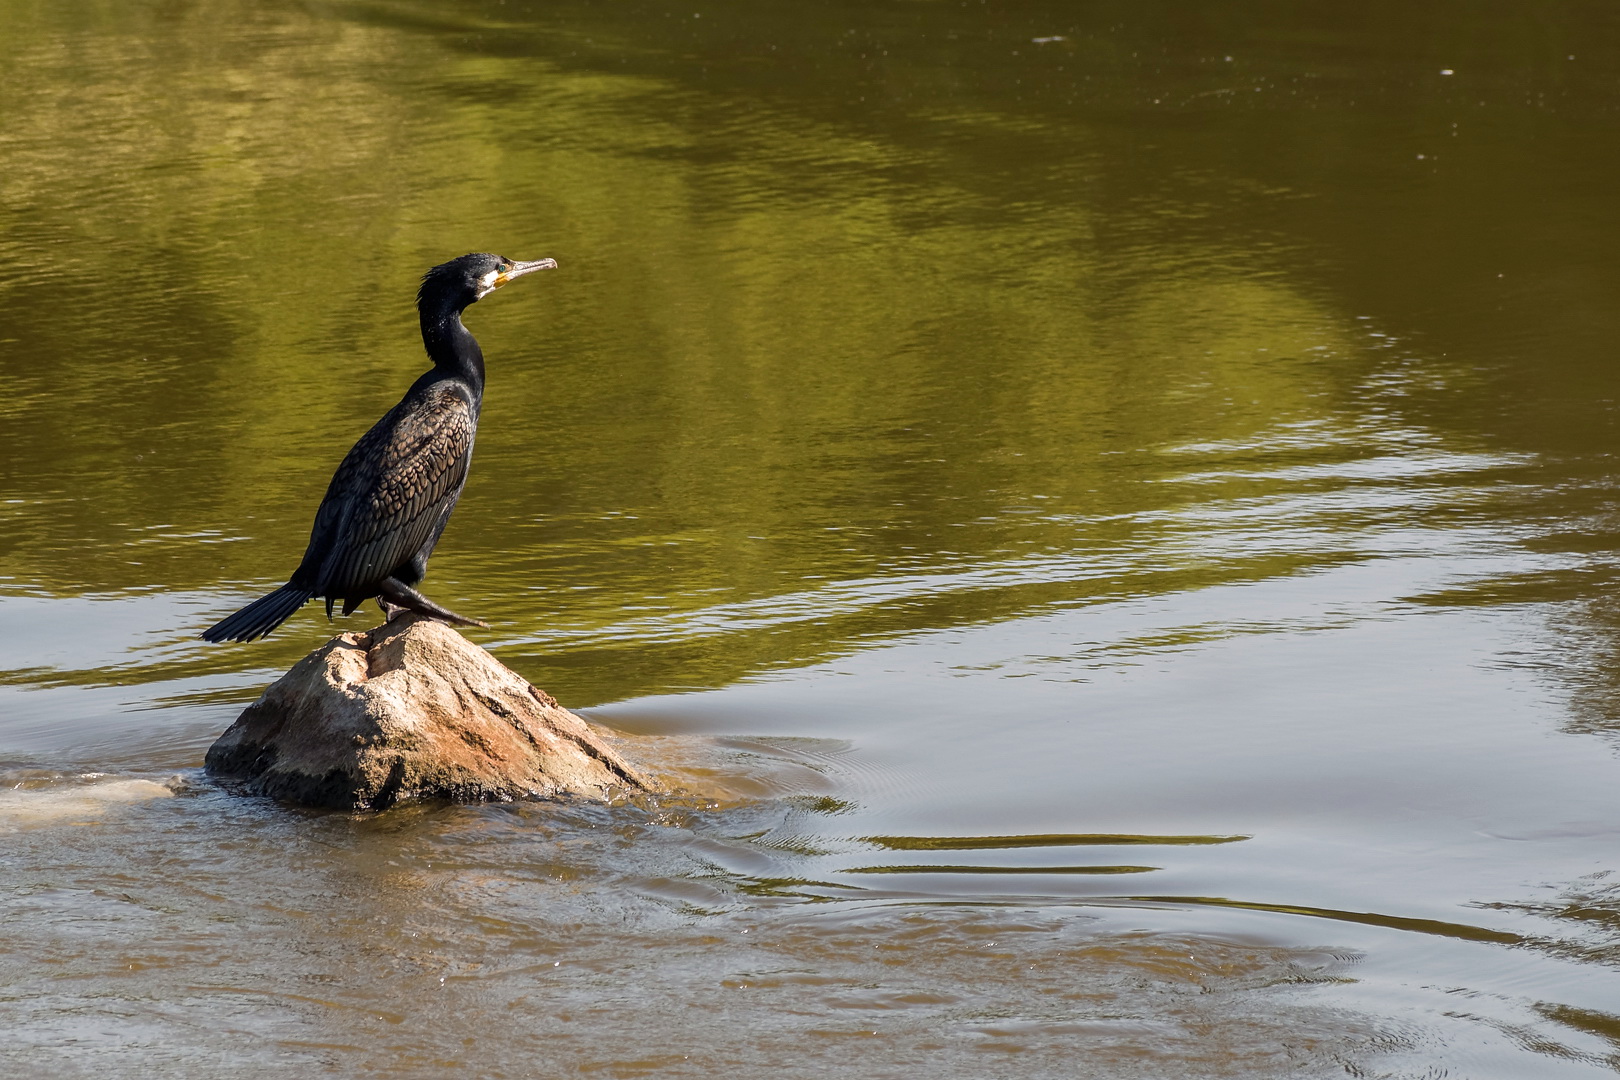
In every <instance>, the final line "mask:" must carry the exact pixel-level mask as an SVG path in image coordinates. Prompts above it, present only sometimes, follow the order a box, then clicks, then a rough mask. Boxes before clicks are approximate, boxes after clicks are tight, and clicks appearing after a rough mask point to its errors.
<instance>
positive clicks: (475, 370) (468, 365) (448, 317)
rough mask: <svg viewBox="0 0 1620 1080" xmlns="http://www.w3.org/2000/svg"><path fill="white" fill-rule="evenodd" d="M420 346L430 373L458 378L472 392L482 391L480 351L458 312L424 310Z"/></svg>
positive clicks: (482, 370) (482, 358) (482, 369)
mask: <svg viewBox="0 0 1620 1080" xmlns="http://www.w3.org/2000/svg"><path fill="white" fill-rule="evenodd" d="M421 314H422V344H423V345H425V346H427V354H428V359H430V360H432V361H433V367H434V370H436V371H440V372H443V373H444V374H446V375H450V376H452V377H454V378H458V379H461V380H462V381H464V382H466V383H467V384H468V385H470V386H471V387H472V388H473V390H474V392H475V393H479V394H481V393H483V391H484V351H483V350H482V349H480V348H479V347H478V341H477V339H476V338H474V337H473V336H472V334H471V333H470V332H469V331H468V330H467V328H466V327H465V326H462V325H461V312H459V311H438V312H430V311H424V312H422V313H421Z"/></svg>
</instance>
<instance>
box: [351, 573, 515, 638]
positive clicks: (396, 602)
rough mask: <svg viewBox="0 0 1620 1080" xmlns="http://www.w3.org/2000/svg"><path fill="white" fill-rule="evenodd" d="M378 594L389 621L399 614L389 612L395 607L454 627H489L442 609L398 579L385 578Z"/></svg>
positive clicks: (485, 623) (379, 601)
mask: <svg viewBox="0 0 1620 1080" xmlns="http://www.w3.org/2000/svg"><path fill="white" fill-rule="evenodd" d="M378 592H379V593H380V594H381V595H379V596H378V597H377V603H378V604H380V605H381V606H382V609H383V611H384V612H385V613H388V617H389V619H393V617H394V615H395V614H398V612H389V611H388V609H389V608H390V607H393V608H403V609H405V610H406V611H414V612H416V613H417V614H418V615H426V616H427V617H428V618H430V619H438V620H439V621H440V622H447V623H450V624H451V625H453V626H486V627H487V626H488V625H489V623H487V622H481V621H479V620H478V619H469V618H467V617H466V616H464V615H457V614H456V613H455V612H453V611H451V610H449V609H448V608H442V607H440V606H439V605H438V604H435V603H434V602H433V601H431V600H429V599H428V598H427V597H425V596H423V595H422V594H421V593H419V592H417V591H416V590H415V589H413V588H411V587H410V586H409V585H407V584H405V583H404V582H403V581H401V580H399V579H398V578H391V577H389V578H383V579H382V584H381V585H380V586H379V587H378Z"/></svg>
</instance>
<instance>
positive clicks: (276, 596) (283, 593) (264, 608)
mask: <svg viewBox="0 0 1620 1080" xmlns="http://www.w3.org/2000/svg"><path fill="white" fill-rule="evenodd" d="M314 595H315V594H314V593H312V592H310V591H309V590H308V589H304V588H300V587H299V586H297V585H294V584H292V583H291V582H288V583H287V584H286V585H283V586H282V587H281V588H279V589H277V590H276V591H275V592H273V593H271V594H270V595H268V596H261V597H259V598H258V599H257V600H255V601H253V603H251V604H249V605H248V606H247V607H245V608H243V609H242V610H241V611H238V612H237V613H236V614H235V615H229V616H226V617H225V618H224V619H222V620H220V621H219V622H217V623H215V624H214V625H213V626H210V627H209V628H208V629H207V630H204V631H203V632H202V636H203V640H204V641H252V640H253V639H254V638H262V637H264V636H265V635H266V634H268V633H269V632H270V631H272V630H274V629H275V628H276V627H278V626H280V625H281V624H282V623H284V622H286V621H287V617H288V616H290V615H291V614H292V613H293V612H295V611H297V610H298V609H299V608H301V607H303V606H304V602H305V601H307V600H308V599H309V598H310V597H311V596H314Z"/></svg>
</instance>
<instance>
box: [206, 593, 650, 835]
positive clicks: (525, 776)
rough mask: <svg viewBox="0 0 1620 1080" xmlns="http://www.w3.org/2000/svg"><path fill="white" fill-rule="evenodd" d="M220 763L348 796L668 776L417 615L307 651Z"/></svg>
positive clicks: (637, 788)
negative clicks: (640, 763)
mask: <svg viewBox="0 0 1620 1080" xmlns="http://www.w3.org/2000/svg"><path fill="white" fill-rule="evenodd" d="M207 768H208V771H209V772H210V773H212V774H214V775H216V776H220V777H235V778H241V779H245V780H246V781H247V783H246V785H245V786H246V788H247V790H249V791H250V792H253V793H255V794H262V795H269V796H273V797H275V798H278V799H284V800H287V801H289V802H295V803H301V804H304V805H306V806H323V807H333V808H340V809H372V810H381V809H384V808H386V807H388V806H391V805H393V804H394V803H396V802H399V801H400V800H403V799H413V798H416V799H449V800H452V801H454V802H505V801H509V800H512V799H521V798H541V797H547V796H558V795H576V796H584V797H587V798H594V799H606V798H607V797H609V795H610V794H612V793H614V792H616V791H618V792H625V791H627V792H642V791H655V790H657V789H658V785H657V784H656V782H655V781H653V780H652V778H651V777H649V776H647V775H646V774H645V773H643V772H641V771H640V770H638V769H636V768H635V767H634V766H632V765H631V764H629V763H628V762H627V761H625V760H624V758H622V757H621V756H620V755H619V754H618V752H617V751H615V750H614V749H613V748H612V747H611V746H609V745H608V744H607V741H606V740H605V739H604V738H603V736H601V735H600V734H598V733H597V732H596V731H594V730H592V728H591V727H590V725H589V724H587V723H586V722H585V721H584V720H581V719H580V718H579V717H577V716H575V715H574V714H573V713H571V712H569V711H568V710H567V709H564V708H562V707H561V706H559V705H558V704H557V703H556V701H554V700H552V698H551V696H550V695H549V694H546V693H544V692H543V691H540V690H537V689H535V688H534V687H533V686H530V685H529V684H528V683H527V682H525V681H524V680H523V679H522V678H520V677H519V676H518V675H517V674H515V673H514V672H512V671H511V670H510V669H508V668H507V667H506V666H505V665H504V664H502V663H501V662H500V661H499V660H496V659H495V658H494V657H493V656H491V655H490V654H489V653H488V652H487V651H485V650H484V649H481V648H479V647H478V646H477V645H474V644H473V643H472V642H470V641H468V640H467V639H466V638H464V637H462V636H461V635H460V634H458V633H457V632H456V631H454V630H452V629H451V628H450V627H448V626H446V625H444V624H443V623H440V622H435V621H433V620H431V619H424V618H422V617H420V616H417V615H405V616H402V617H400V618H397V619H395V620H394V621H392V622H389V623H385V624H383V625H382V626H379V627H377V628H376V629H374V630H370V631H367V632H365V633H346V634H340V635H338V636H337V637H335V638H333V639H332V640H331V641H329V642H327V643H326V644H325V645H323V646H322V647H321V648H319V649H317V650H315V651H314V652H313V653H310V654H309V655H308V656H306V657H305V658H304V659H302V660H300V661H299V662H298V663H297V664H295V665H294V666H293V668H292V670H290V671H288V672H287V674H285V675H283V676H282V677H281V678H279V679H277V680H276V681H275V682H274V683H272V684H271V685H270V687H269V688H268V689H267V690H265V692H264V694H263V695H262V696H260V698H259V700H258V701H256V702H254V703H253V704H252V705H249V706H248V707H247V710H246V711H245V712H243V713H242V715H241V716H239V717H238V718H237V720H236V723H234V724H232V725H231V726H230V728H229V729H228V730H226V732H225V734H223V735H221V736H220V737H219V739H218V740H216V741H215V743H214V745H213V746H212V747H210V748H209V750H208V759H207Z"/></svg>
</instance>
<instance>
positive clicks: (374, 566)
mask: <svg viewBox="0 0 1620 1080" xmlns="http://www.w3.org/2000/svg"><path fill="white" fill-rule="evenodd" d="M556 266H557V264H556V262H555V261H554V260H552V259H540V260H539V261H537V262H514V261H512V260H511V259H504V258H502V257H501V256H499V255H489V254H485V253H475V254H472V255H463V256H462V257H461V258H459V259H452V260H450V261H449V262H447V263H445V264H443V265H442V266H435V267H434V268H433V269H431V270H429V271H428V272H427V273H426V274H425V275H424V276H423V278H422V288H421V290H420V291H419V292H418V293H417V294H416V310H417V313H418V314H419V315H420V316H421V319H422V342H423V344H424V345H426V346H427V354H428V357H429V359H431V360H432V361H433V370H432V371H427V372H424V373H423V374H422V377H421V378H419V379H417V380H416V382H414V383H412V384H411V388H410V389H409V390H408V391H406V392H405V396H404V397H403V398H402V399H400V402H399V404H398V405H395V406H394V407H393V408H392V409H389V410H388V412H387V413H386V414H385V415H384V416H383V418H382V419H381V420H378V421H377V422H376V424H374V425H372V428H371V430H370V431H368V432H366V433H365V435H363V436H362V437H361V439H360V441H359V442H357V443H355V444H354V448H353V449H351V450H350V451H349V452H348V454H347V455H346V456H345V457H344V458H343V463H342V464H341V465H339V466H338V467H337V472H336V473H335V474H333V476H332V483H331V484H330V485H329V486H328V487H327V489H326V498H324V499H322V500H321V508H320V509H319V510H317V511H315V527H314V528H313V529H311V530H310V534H309V548H308V549H307V550H306V551H305V552H304V561H303V562H301V563H299V564H298V569H297V570H295V571H293V575H292V578H291V579H290V580H288V582H287V584H285V585H283V586H282V587H281V588H279V589H277V590H276V591H275V592H273V593H271V594H270V595H268V596H264V597H260V598H259V599H258V600H255V601H254V602H253V603H251V604H249V605H248V606H247V607H245V608H243V609H242V610H241V611H238V612H237V613H236V614H234V615H231V616H230V617H228V618H226V619H224V620H223V621H221V622H219V623H218V624H216V625H214V626H211V627H209V628H208V629H207V630H205V631H203V635H202V636H203V637H204V638H205V639H207V640H209V641H252V640H253V639H254V638H260V637H263V636H264V635H266V634H268V633H269V632H270V631H272V630H274V629H275V628H276V627H278V626H280V625H281V624H282V623H283V622H284V621H286V619H287V617H288V616H290V615H291V614H292V613H293V612H295V611H297V610H298V609H299V608H300V607H302V606H303V605H304V603H305V601H307V600H310V599H311V598H313V597H317V596H321V597H325V598H326V617H327V618H328V619H330V618H331V617H332V606H333V605H334V604H335V603H337V602H338V601H339V600H341V601H343V614H345V615H347V614H349V612H351V611H353V610H354V609H355V608H357V607H359V606H360V605H361V604H363V603H365V602H366V601H367V600H370V599H371V598H373V597H376V598H377V600H378V603H379V604H381V605H382V607H383V611H385V612H387V613H388V614H390V615H392V614H394V609H404V610H409V611H415V612H418V613H420V614H422V615H427V616H430V617H432V618H435V619H442V620H444V621H445V622H451V623H456V624H459V625H462V626H483V625H484V624H483V623H481V622H478V621H477V620H476V619H467V618H463V617H462V616H460V615H457V614H456V613H455V612H453V611H447V610H446V609H444V608H442V607H440V606H439V605H438V604H435V603H434V602H433V601H431V600H429V599H428V598H427V597H425V596H423V595H422V594H421V593H419V592H417V591H416V589H415V588H414V586H415V585H416V583H417V582H419V581H421V580H422V575H423V574H425V573H426V572H427V561H428V556H429V555H431V554H432V553H433V545H434V544H436V543H438V541H439V536H440V534H441V533H443V532H444V527H445V525H446V524H447V523H448V522H449V520H450V511H451V510H453V509H455V506H456V499H457V498H459V497H460V495H461V488H462V485H464V484H465V483H466V482H467V466H468V463H469V462H470V461H471V460H472V449H473V436H474V435H475V434H476V433H477V430H478V410H479V406H480V405H481V403H482V401H483V397H484V354H483V351H482V350H480V349H479V348H478V342H477V341H475V340H473V336H472V335H471V334H470V333H468V332H467V328H466V327H465V326H463V325H461V313H462V311H463V310H465V309H466V307H467V306H468V305H469V304H472V303H475V302H476V301H478V300H482V299H483V298H484V297H486V296H488V295H489V294H490V293H492V292H494V291H495V290H496V289H498V288H500V287H501V286H502V285H505V284H506V283H507V282H509V281H511V280H512V279H513V278H517V277H522V276H523V275H524V274H527V273H531V272H532V271H535V270H552V269H555V268H556Z"/></svg>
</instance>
